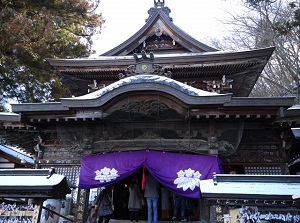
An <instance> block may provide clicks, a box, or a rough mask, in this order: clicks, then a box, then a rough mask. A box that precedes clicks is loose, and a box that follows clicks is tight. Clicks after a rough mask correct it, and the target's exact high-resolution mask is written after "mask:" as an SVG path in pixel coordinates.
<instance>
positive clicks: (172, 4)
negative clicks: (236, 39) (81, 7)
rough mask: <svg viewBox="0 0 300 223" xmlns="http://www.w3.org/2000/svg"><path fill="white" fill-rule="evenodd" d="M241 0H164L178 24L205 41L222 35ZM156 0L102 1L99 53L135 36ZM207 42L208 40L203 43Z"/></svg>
mask: <svg viewBox="0 0 300 223" xmlns="http://www.w3.org/2000/svg"><path fill="white" fill-rule="evenodd" d="M241 1H242V0H165V6H167V7H169V8H170V9H171V13H170V16H171V18H173V22H174V24H175V25H177V26H178V27H180V28H181V29H183V30H184V31H185V32H187V33H188V34H190V35H191V36H193V37H194V38H195V39H197V40H199V41H202V42H204V41H203V40H205V39H206V37H208V36H212V37H220V36H222V34H224V33H225V32H226V29H225V27H224V26H223V25H222V23H221V21H222V20H224V19H226V17H228V13H227V11H230V12H237V11H238V10H240V7H239V6H237V3H239V2H241ZM151 7H154V1H153V0H101V3H100V8H99V10H100V12H101V13H102V16H103V17H104V18H105V19H106V22H105V24H104V26H103V28H102V33H101V34H100V35H98V36H97V38H95V41H94V43H95V44H94V49H95V50H96V55H99V54H101V53H104V52H106V51H108V50H110V49H112V48H114V47H115V46H117V45H119V44H121V43H122V42H123V41H125V40H127V39H128V38H129V37H131V36H132V35H134V34H135V33H136V32H137V31H138V30H139V29H140V28H142V26H143V25H145V20H146V19H147V18H148V10H149V9H150V8H151ZM204 43H205V42H204Z"/></svg>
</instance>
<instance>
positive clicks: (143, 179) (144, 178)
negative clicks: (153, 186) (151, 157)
mask: <svg viewBox="0 0 300 223" xmlns="http://www.w3.org/2000/svg"><path fill="white" fill-rule="evenodd" d="M145 168H146V165H145V164H144V165H143V175H142V190H145V184H146V174H145Z"/></svg>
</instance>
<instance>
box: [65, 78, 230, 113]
mask: <svg viewBox="0 0 300 223" xmlns="http://www.w3.org/2000/svg"><path fill="white" fill-rule="evenodd" d="M145 90H150V91H151V90H153V91H161V92H165V93H167V94H172V95H173V96H175V97H177V98H178V99H180V100H182V101H185V102H186V103H188V104H190V105H192V104H224V103H227V102H230V100H231V97H232V96H231V94H217V93H213V92H206V91H203V90H199V89H197V88H194V87H191V86H188V85H186V84H183V83H181V82H179V81H176V80H173V79H170V78H167V77H163V76H157V75H149V74H145V75H136V76H131V77H128V78H124V79H122V80H119V81H117V82H115V83H113V84H111V85H109V86H107V87H105V88H102V89H100V90H98V91H95V92H92V93H90V94H87V95H83V96H79V97H73V98H62V99H61V101H62V104H63V105H64V106H69V107H85V106H90V107H98V106H101V105H104V104H105V103H106V102H108V101H109V100H111V99H112V98H114V97H116V96H117V95H120V94H123V93H126V92H130V91H145ZM208 98H210V99H209V100H208Z"/></svg>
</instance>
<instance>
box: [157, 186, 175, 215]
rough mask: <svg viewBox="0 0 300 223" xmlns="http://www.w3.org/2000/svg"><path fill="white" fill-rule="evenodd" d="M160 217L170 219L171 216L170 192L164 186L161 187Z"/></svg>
mask: <svg viewBox="0 0 300 223" xmlns="http://www.w3.org/2000/svg"><path fill="white" fill-rule="evenodd" d="M160 195H161V219H162V220H170V219H171V218H172V212H171V210H172V202H171V201H172V193H171V192H170V191H169V189H167V188H166V187H161V189H160Z"/></svg>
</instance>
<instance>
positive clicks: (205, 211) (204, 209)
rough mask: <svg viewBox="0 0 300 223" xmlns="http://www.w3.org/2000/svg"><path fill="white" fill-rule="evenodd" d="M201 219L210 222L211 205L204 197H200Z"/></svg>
mask: <svg viewBox="0 0 300 223" xmlns="http://www.w3.org/2000/svg"><path fill="white" fill-rule="evenodd" d="M199 209H200V210H199V212H200V219H199V220H200V221H206V222H210V205H209V204H207V203H206V202H205V200H204V198H200V199H199Z"/></svg>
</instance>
